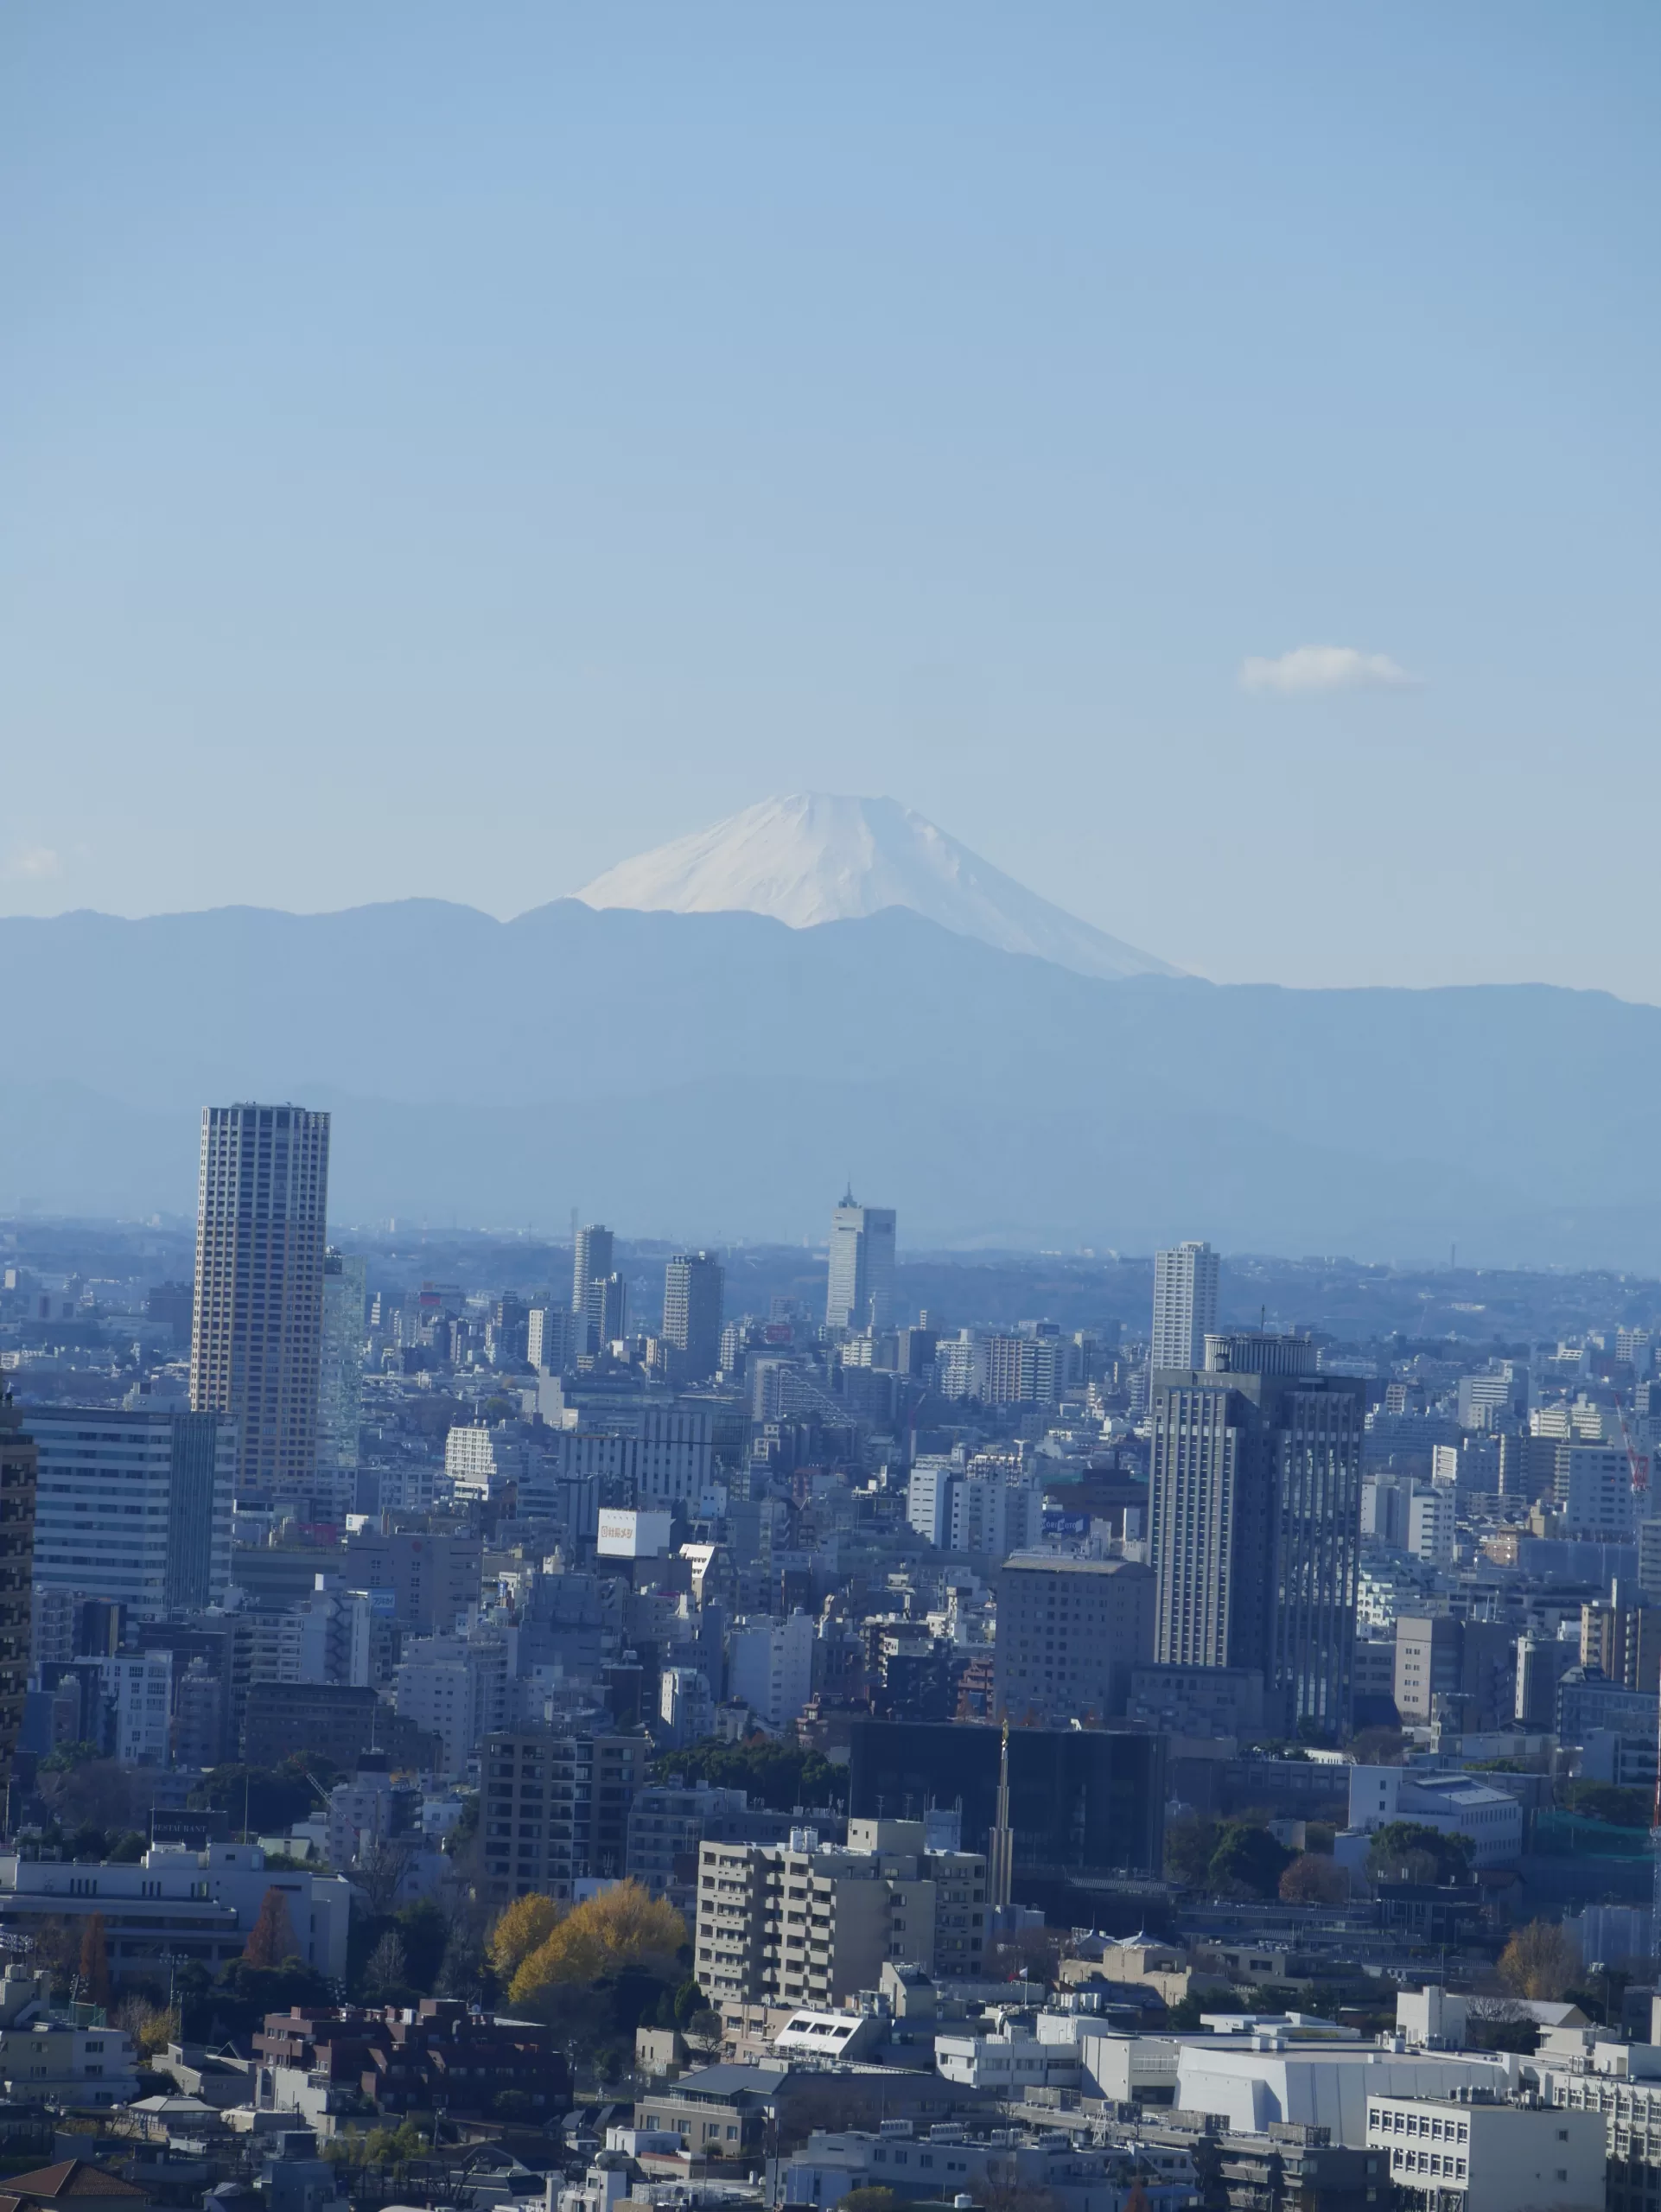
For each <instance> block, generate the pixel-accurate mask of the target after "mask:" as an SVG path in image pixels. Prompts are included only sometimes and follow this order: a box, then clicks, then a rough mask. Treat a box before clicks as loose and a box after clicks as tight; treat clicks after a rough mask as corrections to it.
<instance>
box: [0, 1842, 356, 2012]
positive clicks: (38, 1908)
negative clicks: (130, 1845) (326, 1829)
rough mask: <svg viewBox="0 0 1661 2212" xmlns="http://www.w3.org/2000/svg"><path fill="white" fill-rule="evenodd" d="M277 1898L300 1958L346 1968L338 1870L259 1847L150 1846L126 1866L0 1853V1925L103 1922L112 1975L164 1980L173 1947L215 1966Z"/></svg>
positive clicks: (30, 1928) (344, 1889)
mask: <svg viewBox="0 0 1661 2212" xmlns="http://www.w3.org/2000/svg"><path fill="white" fill-rule="evenodd" d="M273 1890H274V1891H277V1894H278V1896H279V1897H281V1898H282V1900H283V1906H284V1909H285V1910H286V1911H287V1914H288V1917H289V1924H290V1928H291V1929H293V1932H294V1938H295V1948H296V1951H297V1953H298V1954H299V1955H300V1956H301V1957H302V1958H303V1959H304V1960H305V1961H307V1963H308V1964H309V1965H310V1966H314V1967H316V1968H317V1970H318V1972H319V1973H320V1974H330V1975H334V1976H337V1977H338V1976H341V1975H344V1974H345V1973H346V1962H347V1929H348V1925H349V1923H350V1919H351V1905H352V1893H351V1891H350V1888H349V1887H348V1885H347V1883H346V1882H345V1881H344V1880H343V1879H342V1878H340V1876H339V1875H337V1874H313V1873H309V1872H300V1871H298V1870H296V1869H294V1868H290V1867H284V1868H272V1869H271V1870H270V1871H269V1872H268V1871H267V1870H266V1866H265V1854H264V1852H263V1851H261V1850H260V1848H259V1847H258V1845H257V1844H245V1843H215V1844H210V1845H209V1847H207V1850H206V1851H192V1850H190V1849H188V1847H186V1846H184V1845H182V1844H170V1843H158V1844H152V1845H151V1846H150V1849H149V1850H148V1851H147V1852H146V1853H144V1855H143V1858H142V1859H138V1860H137V1862H136V1863H135V1864H133V1865H131V1866H126V1865H117V1864H115V1863H113V1862H111V1861H110V1860H108V1859H105V1860H103V1861H101V1862H89V1861H85V1860H80V1861H76V1862H74V1863H73V1864H70V1863H68V1862H66V1861H64V1860H60V1859H22V1858H20V1857H18V1856H17V1855H16V1853H5V1854H0V1928H3V1929H6V1930H7V1931H9V1932H10V1933H13V1934H16V1935H20V1936H29V1935H33V1934H35V1932H36V1930H37V1929H39V1928H40V1927H41V1923H44V1922H48V1921H63V1920H67V1921H69V1922H71V1923H74V1924H76V1925H78V1926H79V1925H80V1923H85V1922H86V1921H87V1920H90V1919H91V1918H92V1916H93V1915H94V1914H96V1915H98V1916H99V1917H100V1918H101V1919H102V1921H103V1923H104V1939H105V1948H106V1951H107V1955H108V1958H109V1963H110V1974H111V1980H114V1981H116V1982H120V1981H123V1980H129V1979H130V1978H132V1977H135V1976H143V1978H144V1979H146V1980H152V1981H153V1980H156V1979H157V1978H158V1976H159V1978H160V1979H161V1980H163V1981H165V1980H166V1979H167V1974H168V1967H167V1960H168V1956H169V1954H172V1955H174V1956H175V1957H178V1958H185V1959H190V1960H196V1961H200V1963H201V1964H202V1965H203V1966H205V1967H208V1968H209V1970H210V1971H216V1970H217V1969H218V1968H219V1967H221V1966H223V1965H224V1964H225V1963H226V1961H227V1960H228V1959H233V1958H235V1957H237V1955H239V1953H240V1952H241V1951H242V1950H243V1949H244V1948H245V1946H246V1944H247V1941H248V1936H249V1931H250V1930H251V1929H252V1927H253V1924H254V1923H255V1921H256V1920H257V1919H258V1917H259V1911H260V1907H261V1906H262V1905H263V1904H264V1901H265V1898H266V1896H267V1894H268V1892H270V1891H273Z"/></svg>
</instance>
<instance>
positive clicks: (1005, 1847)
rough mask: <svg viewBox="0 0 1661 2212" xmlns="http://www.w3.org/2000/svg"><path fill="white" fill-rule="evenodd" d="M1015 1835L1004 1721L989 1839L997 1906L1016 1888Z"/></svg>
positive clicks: (989, 1873) (992, 1896)
mask: <svg viewBox="0 0 1661 2212" xmlns="http://www.w3.org/2000/svg"><path fill="white" fill-rule="evenodd" d="M1014 1888H1015V1830H1014V1829H1013V1828H1012V1827H1010V1826H1009V1722H1008V1721H1007V1720H1006V1721H1005V1722H1004V1724H1003V1741H1002V1745H1001V1746H1000V1747H999V1751H998V1809H997V1818H996V1820H995V1821H993V1823H992V1833H991V1834H990V1835H989V1836H988V1837H987V1839H986V1890H987V1897H988V1899H989V1902H990V1904H993V1905H994V1906H1002V1905H1007V1904H1009V1899H1010V1895H1011V1892H1012V1891H1013V1890H1014Z"/></svg>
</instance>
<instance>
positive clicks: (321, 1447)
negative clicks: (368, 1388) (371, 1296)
mask: <svg viewBox="0 0 1661 2212" xmlns="http://www.w3.org/2000/svg"><path fill="white" fill-rule="evenodd" d="M365 1268H366V1262H364V1260H363V1257H362V1255H360V1254H358V1253H347V1252H336V1251H334V1250H332V1249H331V1250H330V1251H328V1253H326V1254H325V1255H324V1259H323V1352H322V1360H321V1366H320V1368H319V1370H318V1376H317V1471H318V1473H319V1474H320V1475H321V1476H322V1477H324V1478H328V1477H329V1476H331V1475H332V1476H334V1477H335V1478H337V1479H338V1480H339V1482H340V1486H341V1488H342V1489H343V1490H344V1491H345V1497H344V1500H343V1503H345V1504H346V1505H347V1507H348V1508H349V1507H350V1506H351V1505H352V1504H353V1496H352V1482H351V1478H352V1477H353V1476H354V1475H355V1474H356V1472H357V1469H358V1428H359V1424H360V1421H362V1419H363V1338H364V1311H365V1306H366V1288H367V1286H366V1281H365Z"/></svg>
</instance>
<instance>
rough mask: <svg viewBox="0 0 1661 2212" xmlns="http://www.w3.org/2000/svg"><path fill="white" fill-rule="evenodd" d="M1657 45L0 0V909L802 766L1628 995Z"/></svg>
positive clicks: (1642, 624) (1652, 802)
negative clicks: (1324, 653) (1, 214)
mask: <svg viewBox="0 0 1661 2212" xmlns="http://www.w3.org/2000/svg"><path fill="white" fill-rule="evenodd" d="M1658 98H1661V14H1658V11H1657V10H1655V9H1654V8H1652V7H1650V6H1646V5H1639V4H1631V5H1624V4H1617V5H1604V6H1595V5H1594V6H1590V7H1583V8H1565V7H1562V6H1561V5H1552V6H1543V5H1534V4H1529V0H1505V4H1502V5H1492V6H1487V5H1480V4H1471V5H1466V6H1454V7H1451V8H1450V7H1448V6H1447V5H1445V4H1436V5H1429V4H1426V5H1414V4H1401V5H1392V6H1390V7H1388V8H1386V7H1383V6H1373V7H1352V8H1342V9H1334V8H1333V7H1331V6H1330V5H1310V6H1295V5H1282V6H1276V5H1263V6H1252V5H1244V6H1242V5H1233V4H1231V5H1226V6H1225V5H1200V4H1193V5H1184V4H1168V0H1161V4H1157V5H1155V4H1149V5H1146V6H1140V7H1133V6H1113V5H1108V4H1104V0H1091V4H1087V5H1071V4H1054V5H1048V6H1040V7H1037V8H1032V9H1012V8H1009V7H1007V6H1004V7H997V8H993V7H980V6H976V5H973V4H964V3H963V0H954V4H951V5H940V6H932V5H927V4H923V0H917V4H912V5H908V6H906V7H903V8H894V7H893V6H891V5H885V6H877V5H869V6H868V5H861V4H850V5H843V6H838V7H837V8H834V9H831V8H820V9H817V10H812V9H805V8H786V9H780V8H778V7H776V6H762V5H760V4H758V5H754V6H739V5H729V6H723V5H707V6H700V5H693V6H687V7H671V6H669V5H667V4H661V5H658V6H655V7H638V6H633V5H629V4H627V0H612V4H608V6H606V7H604V8H602V9H586V10H579V9H576V8H574V7H570V6H557V5H551V4H546V0H540V3H539V4H537V5H534V6H530V5H527V6H523V7H521V6H517V5H506V4H495V5H493V4H489V0H485V4H468V5H462V4H461V0H455V4H450V5H444V6H437V5H430V4H421V0H396V4H379V0H354V4H353V6H352V7H350V8H340V7H338V6H334V5H327V6H326V5H309V4H306V0H289V3H288V4H285V5H284V6H283V7H282V8H281V9H266V10H252V9H226V8H224V7H223V6H220V5H194V4H186V0H175V4H170V5H169V4H166V0H163V4H160V5H158V6H156V7H153V8H146V9H137V10H136V9H131V8H128V7H122V6H118V5H114V4H90V3H89V4H80V5H68V6H66V5H63V4H61V0H21V4H19V5H16V6H14V7H13V8H11V9H10V10H7V11H6V12H5V15H4V16H3V19H0V192H3V200H4V207H5V214H6V219H5V222H4V224H3V226H0V284H3V294H4V297H5V299H6V301H7V303H8V313H7V324H8V329H7V337H6V342H5V345H4V346H3V348H0V472H3V473H0V911H10V912H55V911H58V910H60V909H61V908H64V907H68V906H100V907H104V908H106V909H110V910H112V911H116V912H128V913H143V912H155V911H158V910H164V909H169V908H176V907H181V906H208V905H213V904H219V903H221V902H224V901H226V900H232V899H248V900H253V901H257V902H260V903H264V904H270V905H278V906H293V907H309V908H317V907H328V906H346V905H351V904H354V903H358V902H360V901H362V900H365V899H385V898H393V897H400V896H404V895H407V894H410V893H429V894H433V895H437V896H442V897H448V898H453V899H462V900H466V901H468V902H470V903H473V904H475V905H478V906H485V907H487V908H489V909H491V910H492V911H494V912H500V913H509V912H517V911H519V910H520V909H522V908H524V907H526V906H533V905H536V904H538V903H540V902H541V901H542V900H544V899H548V898H551V897H555V896H557V895H559V894H560V893H563V892H566V891H570V890H572V889H574V888H576V887H577V886H578V885H579V884H581V883H582V882H583V881H584V880H587V879H588V877H589V876H590V875H592V874H596V873H597V872H598V871H599V870H600V869H601V868H603V867H606V866H608V865H609V864H610V863H611V862H613V861H616V860H618V859H620V858H622V857H623V856H625V855H627V854H629V853H631V852H633V851H636V850H639V849H642V848H644V847H646V846H647V845H650V844H653V843H656V842H659V841H660V840H661V839H663V838H665V837H668V836H674V835H677V834H678V833H680V832H682V831H684V830H686V829H692V828H695V827H697V826H699V825H700V824H702V823H705V822H707V821H710V820H712V819H714V818H715V817H717V816H719V815H721V814H723V813H727V812H729V811H731V810H735V808H737V807H740V806H742V805H745V804H749V803H750V802H751V801H753V800H754V799H756V798H761V797H763V796H765V795H767V793H769V792H772V791H790V790H799V789H822V790H827V789H828V790H836V791H866V792H887V793H890V794H892V795H893V796H894V797H895V798H900V799H901V800H903V801H905V802H906V803H907V804H911V805H913V806H915V807H917V808H919V809H920V810H922V811H923V812H924V813H926V814H927V815H929V816H931V817H932V818H933V819H935V820H937V821H938V822H939V823H941V824H942V825H943V826H944V827H945V829H949V830H950V831H951V833H952V834H953V835H954V836H958V837H960V838H961V839H963V840H964V842H966V843H968V844H970V845H971V846H972V847H974V848H976V849H977V850H979V851H981V852H983V853H984V854H985V855H987V856H988V857H989V858H990V859H991V860H993V861H996V863H997V864H998V865H999V866H1001V867H1002V868H1007V869H1008V870H1009V872H1010V873H1012V874H1015V875H1017V876H1019V877H1021V878H1022V879H1023V880H1026V881H1028V882H1029V883H1031V884H1032V885H1033V886H1034V887H1035V888H1037V889H1039V890H1041V891H1043V892H1045V893H1047V894H1048V895H1049V896H1051V897H1053V898H1054V899H1057V900H1059V901H1060V903H1061V904H1063V905H1066V906H1069V907H1071V908H1072V909H1073V910H1074V911H1076V912H1079V913H1080V914H1083V915H1085V917H1086V918H1089V919H1090V920H1091V921H1094V922H1096V923H1098V924H1099V925H1102V926H1104V927H1105V928H1107V929H1110V930H1111V931H1114V932H1116V933H1117V934H1118V935H1121V936H1123V937H1127V938H1130V939H1132V940H1133V941H1136V942H1139V943H1142V944H1148V945H1149V946H1150V947H1152V948H1153V949H1155V950H1157V951H1159V952H1161V954H1163V955H1165V956H1166V957H1168V958H1170V959H1172V960H1174V961H1176V962H1178V963H1181V964H1182V965H1184V966H1187V967H1190V968H1193V969H1198V970H1200V971H1201V972H1203V973H1206V974H1209V975H1212V976H1219V978H1238V977H1254V978H1257V977H1261V978H1270V979H1276V980H1280V981H1283V982H1295V983H1314V982H1413V983H1419V982H1454V981H1467V980H1475V979H1509V978H1520V977H1538V978H1543V979H1545V980H1548V981H1554V982H1572V983H1576V984H1585V985H1597V986H1601V987H1603V988H1609V989H1613V990H1615V991H1619V992H1620V993H1622V994H1624V995H1628V996H1633V997H1642V998H1649V999H1658V1000H1661V931H1657V930H1656V928H1655V926H1654V924H1653V921H1652V918H1651V909H1652V905H1653V899H1652V893H1651V884H1650V874H1651V871H1650V868H1649V867H1648V862H1647V854H1648V847H1649V842H1650V841H1649V839H1648V837H1647V836H1646V835H1645V830H1644V828H1643V827H1642V825H1645V824H1646V823H1648V822H1649V821H1650V820H1651V819H1652V818H1654V817H1655V815H1656V812H1657V810H1658V804H1661V763H1658V747H1657V746H1656V743H1655V736H1656V729H1657V721H1658V715H1657V707H1658V693H1661V677H1658V656H1657V653H1656V649H1655V644H1654V637H1655V630H1656V584H1657V532H1656V524H1655V517H1656V512H1657V498H1656V493H1657V483H1656V476H1657V469H1656V431H1655V415H1656V410H1655V404H1654V402H1655V394H1656V392H1657V391H1658V390H1661V360H1658V345H1657V336H1658V329H1657V325H1658V310H1657V288H1656V282H1655V271H1656V236H1655V232H1656V210H1657V207H1658V206H1661V176H1658V168H1661V151H1658V148H1661V134H1658V132H1657V131H1656V130H1655V127H1654V118H1655V116H1656V113H1657V111H1658ZM1304 648H1329V649H1334V651H1335V652H1336V654H1337V656H1338V657H1337V658H1330V657H1329V658H1326V659H1321V658H1309V657H1307V656H1306V657H1305V658H1301V659H1297V660H1292V661H1288V660H1286V659H1285V658H1284V657H1285V656H1288V655H1290V654H1295V653H1298V652H1300V651H1301V649H1304ZM1249 664H1250V665H1249ZM1248 669H1249V674H1250V675H1251V676H1252V677H1253V678H1254V679H1255V680H1251V681H1247V682H1243V681H1242V671H1243V670H1248ZM1289 687H1290V688H1289ZM1634 831H1636V834H1634Z"/></svg>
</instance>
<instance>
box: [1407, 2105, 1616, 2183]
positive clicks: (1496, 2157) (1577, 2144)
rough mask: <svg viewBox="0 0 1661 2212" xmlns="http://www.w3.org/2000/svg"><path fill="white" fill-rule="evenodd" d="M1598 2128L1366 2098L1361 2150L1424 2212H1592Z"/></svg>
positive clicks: (1536, 2116) (1560, 2115) (1600, 2151)
mask: <svg viewBox="0 0 1661 2212" xmlns="http://www.w3.org/2000/svg"><path fill="white" fill-rule="evenodd" d="M1604 2133H1605V2131H1604V2123H1603V2120H1602V2119H1601V2116H1600V2115H1599V2114H1598V2113H1594V2112H1589V2111H1586V2110H1580V2111H1571V2110H1569V2109H1567V2108H1565V2107H1561V2106H1545V2107H1542V2106H1539V2105H1532V2104H1531V2105H1522V2104H1513V2103H1508V2102H1499V2101H1494V2100H1491V2099H1487V2098H1480V2097H1472V2098H1469V2099H1462V2100H1459V2101H1454V2100H1451V2099H1446V2098H1437V2097H1399V2096H1382V2095H1369V2097H1368V2099H1367V2137H1366V2139H1367V2148H1368V2149H1369V2150H1374V2151H1382V2152H1384V2154H1385V2155H1386V2156H1387V2157H1388V2158H1389V2161H1390V2182H1391V2188H1392V2189H1393V2190H1395V2192H1396V2202H1397V2203H1398V2204H1401V2205H1403V2206H1411V2207H1415V2208H1423V2209H1424V2212H1521V2208H1523V2207H1526V2208H1527V2209H1528V2212H1601V2208H1602V2205H1603V2202H1604V2157H1605V2152H1604Z"/></svg>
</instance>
